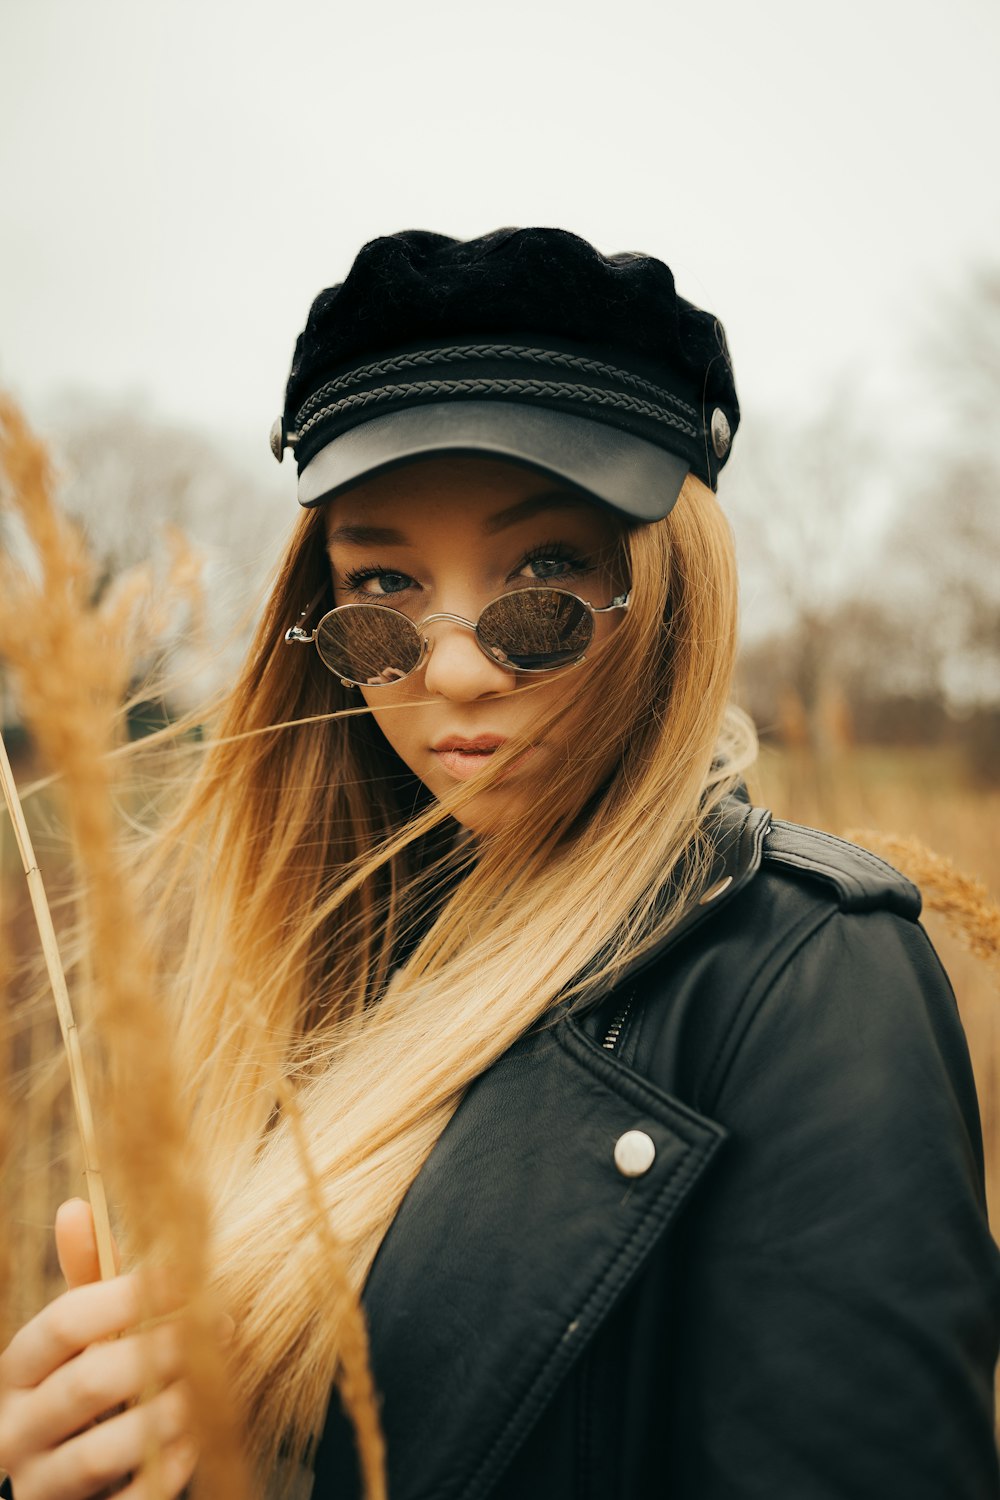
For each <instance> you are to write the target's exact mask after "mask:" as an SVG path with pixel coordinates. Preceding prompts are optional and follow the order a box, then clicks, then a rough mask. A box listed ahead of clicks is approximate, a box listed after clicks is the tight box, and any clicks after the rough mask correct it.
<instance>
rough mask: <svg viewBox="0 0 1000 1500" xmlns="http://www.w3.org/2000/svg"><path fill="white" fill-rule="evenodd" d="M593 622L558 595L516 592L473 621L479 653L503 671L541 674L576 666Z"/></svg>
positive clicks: (572, 598)
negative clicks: (475, 627)
mask: <svg viewBox="0 0 1000 1500" xmlns="http://www.w3.org/2000/svg"><path fill="white" fill-rule="evenodd" d="M593 633H594V621H593V617H592V615H591V613H590V611H589V609H588V608H587V606H586V605H585V604H584V603H583V601H582V599H578V598H577V597H576V595H575V594H568V593H566V592H564V590H562V589H517V590H516V591H515V592H514V593H512V594H501V596H500V598H499V599H494V601H493V603H492V604H488V605H487V606H486V608H485V609H484V610H483V612H482V614H481V615H480V617H479V625H478V627H477V630H476V634H477V636H478V637H479V643H480V645H481V646H482V648H483V650H484V651H485V652H486V653H487V654H488V655H489V656H492V657H493V659H494V661H498V662H500V663H501V664H502V665H503V666H507V667H514V668H516V669H517V670H518V671H522V672H545V671H548V670H550V669H551V668H553V667H564V666H568V665H569V664H570V663H571V662H575V661H577V660H578V659H579V658H580V657H581V656H582V655H583V653H584V652H585V651H586V649H587V647H588V646H589V645H590V639H591V636H592V635H593Z"/></svg>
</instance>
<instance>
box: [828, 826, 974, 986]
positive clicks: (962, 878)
mask: <svg viewBox="0 0 1000 1500" xmlns="http://www.w3.org/2000/svg"><path fill="white" fill-rule="evenodd" d="M844 837H845V838H847V839H850V840H851V842H852V843H854V844H863V845H864V847H865V848H866V849H871V850H872V851H873V853H875V854H880V855H881V856H882V858H883V859H887V860H888V861H889V863H890V864H893V865H895V866H896V868H897V869H898V870H901V871H902V873H903V874H904V875H906V876H908V877H909V879H910V880H912V881H913V882H914V884H915V885H918V886H919V887H920V889H921V891H922V892H923V895H924V900H925V902H926V904H927V906H928V907H929V908H930V909H931V910H932V911H936V912H938V913H940V915H941V916H942V917H943V918H944V920H945V922H946V923H947V925H948V927H949V929H950V930H951V932H952V933H954V935H955V936H956V937H957V938H959V939H960V940H961V941H962V942H964V943H965V945H966V947H968V948H969V949H970V951H971V952H972V953H973V954H974V955H975V956H976V958H982V959H985V960H986V962H987V963H989V964H991V965H992V966H993V967H994V968H995V969H996V970H997V971H998V972H1000V904H998V903H997V902H996V901H995V900H994V898H993V897H992V896H991V895H990V892H989V891H988V890H987V889H986V886H985V885H983V883H982V881H979V880H976V879H975V878H974V877H973V876H971V875H965V874H963V873H962V871H961V870H959V869H956V867H955V865H954V864H953V862H952V861H951V860H950V859H947V858H946V857H945V856H944V855H942V854H935V852H934V850H933V849H928V848H927V846H926V845H925V844H922V843H920V842H919V840H917V839H912V838H900V837H899V836H898V835H897V834H892V833H880V832H878V831H877V830H876V829H871V828H861V829H858V828H851V829H849V830H848V831H847V832H846V833H845V834H844Z"/></svg>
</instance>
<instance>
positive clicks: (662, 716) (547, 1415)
mask: <svg viewBox="0 0 1000 1500" xmlns="http://www.w3.org/2000/svg"><path fill="white" fill-rule="evenodd" d="M738 420H739V410H738V405H737V401H736V394H735V388H734V386H733V381H732V373H731V367H730V362H729V356H728V352H727V349H726V344H725V340H724V336H723V334H722V330H721V328H720V327H719V325H718V323H717V322H716V320H715V319H714V318H713V317H711V315H709V314H707V313H704V312H701V311H699V310H698V309H696V308H694V307H692V306H691V305H690V304H688V303H686V302H684V301H683V300H682V299H681V298H679V297H677V295H676V293H675V290H674V285H673V280H672V277H671V275H670V272H669V270H668V269H667V267H666V266H664V265H663V264H662V263H660V262H658V261H656V260H654V259H652V258H649V257H643V256H632V255H626V256H613V257H610V258H608V257H604V256H602V255H600V254H598V253H597V252H596V251H595V250H594V249H593V248H592V247H591V246H589V245H587V244H586V243H585V242H584V241H582V240H580V239H578V238H576V237H575V236H572V235H569V234H566V233H564V232H562V231H557V230H544V229H529V230H503V231H498V232H497V233H495V234H491V235H486V236H484V237H482V238H481V239H478V240H472V241H469V242H466V243H462V242H457V241H454V240H450V239H447V238H445V237H443V236H438V235H432V234H427V233H418V232H410V233H405V234H401V235H395V236H389V237H386V238H383V239H380V240H376V241H373V242H372V243H370V244H368V245H366V246H365V247H364V249H363V250H362V251H361V253H360V254H359V256H358V258H357V260H356V261H355V264H354V266H353V268H352V270H351V273H350V275H349V276H348V278H347V279H346V281H345V282H344V283H343V285H342V286H339V287H335V288H332V289H330V290H328V291H327V292H324V293H322V294H321V295H320V297H319V298H317V300H316V302H315V303H314V305H313V308H312V310H311V312H310V316H309V320H308V323H307V326H306V329H305V331H304V333H303V334H302V335H301V337H300V339H299V342H298V346H297V348H296V355H295V360H294V362H293V367H292V373H291V377H290V380H289V385H288V391H287V396H286V405H285V416H284V418H283V419H282V420H280V421H279V422H278V423H277V424H276V428H275V432H274V433H273V434H272V443H273V446H274V449H275V452H276V454H277V456H278V457H279V458H280V457H281V456H282V454H283V451H284V448H285V447H286V446H289V445H291V446H293V447H294V451H295V456H296V460H297V464H298V468H299V500H300V502H301V504H302V506H303V515H302V518H301V520H300V524H299V526H298V528H297V530H296V533H295V536H294V537H293V539H292V543H291V545H290V547H289V550H288V552H287V555H286V557H285V559H284V561H283V563H282V566H281V569H280V571H279V575H278V578H277V582H276V584H275V586H274V589H273V590H272V593H271V597H270V600H269V603H268V606H267V608H266V611H265V614H264V618H263V621H262V623H261V626H260V629H259V631H258V634H257V637H256V640H255V642H254V645H253V647H252V649H251V652H250V656H249V659H248V662H247V665H246V667H245V669H244V672H243V674H242V676H241V678H240V680H239V681H238V683H237V684H236V685H235V687H234V689H233V692H232V694H231V695H230V698H229V701H228V703H227V706H226V709H225V712H224V713H223V715H222V717H221V721H220V723H219V734H218V737H217V740H216V742H215V744H214V746H213V748H212V749H211V750H210V752H209V754H208V755H207V757H206V759H205V763H204V767H203V770H202V772H201V774H200V775H199V777H198V779H197V780H196V783H195V785H194V787H193V789H192V791H191V793H190V796H189V797H188V799H187V801H186V802H185V804H184V805H183V807H182V808H181V809H180V811H179V813H178V814H177V816H176V818H175V819H174V821H173V823H172V824H171V826H170V827H169V828H167V829H166V830H165V831H164V833H163V834H162V835H161V838H160V844H159V848H158V850H157V852H156V854H155V857H154V859H153V861H152V864H151V873H150V889H151V891H152V892H154V893H155V894H156V896H157V899H158V900H159V902H160V906H159V908H158V916H159V921H160V930H162V931H163V932H164V933H165V934H170V935H172V936H171V937H170V938H169V939H165V944H168V943H169V944H173V945H174V946H176V934H177V933H178V931H179V930H180V931H183V933H185V934H186V936H185V939H184V942H185V946H184V948H183V957H182V959H181V960H179V961H178V959H177V957H176V952H175V953H174V955H173V957H172V959H171V958H170V955H169V954H168V955H167V957H168V960H169V961H170V962H172V965H173V969H174V977H175V984H176V988H177V993H178V1004H179V1007H180V1012H179V1017H178V1027H179V1041H180V1046H179V1055H180V1056H181V1057H182V1058H183V1059H184V1063H185V1067H186V1069H187V1086H188V1088H189V1092H190V1100H191V1115H192V1132H193V1139H194V1140H197V1141H199V1142H203V1143H204V1147H205V1156H206V1161H205V1170H206V1171H207V1172H208V1173H209V1174H210V1181H211V1183H212V1188H213V1193H214V1201H216V1202H217V1203H218V1205H219V1209H218V1248H217V1263H218V1280H219V1284H220V1287H221V1288H222V1291H223V1294H224V1296H225V1299H226V1304H227V1306H228V1307H229V1309H230V1311H231V1313H232V1316H233V1319H234V1323H235V1335H234V1344H235V1355H236V1357H234V1359H233V1361H232V1369H233V1379H234V1383H235V1385H236V1388H237V1392H238V1395H239V1398H240V1401H241V1403H242V1406H243V1408H244V1410H245V1411H246V1412H247V1414H248V1416H249V1422H250V1427H249V1430H250V1434H251V1439H250V1440H251V1442H252V1444H253V1446H254V1449H255V1451H256V1454H257V1458H258V1461H259V1463H260V1465H261V1466H262V1469H263V1470H264V1472H270V1470H271V1468H272V1467H273V1466H274V1464H275V1462H276V1461H277V1460H278V1458H279V1457H281V1456H283V1457H284V1458H285V1459H286V1460H287V1459H288V1455H290V1454H293V1455H297V1454H303V1453H308V1452H309V1451H310V1440H311V1438H313V1437H314V1436H315V1435H316V1434H317V1433H320V1434H321V1436H320V1441H319V1444H318V1448H317V1449H316V1451H315V1454H314V1457H313V1458H312V1459H311V1460H310V1467H311V1468H312V1470H313V1472H314V1475H315V1479H314V1483H313V1493H314V1494H315V1495H316V1496H317V1497H325V1496H330V1497H339V1496H355V1495H357V1494H358V1493H359V1490H360V1481H359V1477H358V1472H357V1460H356V1458H355V1450H354V1444H353V1440H352V1436H351V1432H350V1429H349V1426H348V1424H347V1423H346V1421H345V1419H344V1417H343V1416H342V1414H341V1409H340V1405H339V1403H338V1402H337V1401H336V1400H334V1401H332V1402H329V1401H328V1397H329V1391H330V1384H331V1380H332V1377H333V1373H334V1371H335V1369H336V1366H337V1357H338V1351H339V1350H340V1348H341V1344H340V1339H341V1337H342V1332H343V1323H342V1318H341V1317H340V1316H339V1314H338V1315H335V1316H331V1315H328V1312H327V1310H326V1308H325V1300H326V1299H325V1296H324V1291H323V1287H324V1282H323V1279H322V1278H323V1276H324V1275H325V1274H326V1271H325V1267H326V1266H327V1264H328V1262H327V1261H325V1259H324V1256H325V1254H326V1251H325V1248H324V1245H323V1244H322V1243H321V1240H320V1239H319V1237H317V1235H316V1234H315V1233H314V1222H313V1217H312V1213H311V1209H310V1206H309V1204H308V1202H307V1201H306V1200H305V1196H304V1195H303V1193H302V1191H301V1187H300V1185H299V1182H300V1179H299V1174H298V1167H297V1158H296V1142H295V1130H294V1129H293V1128H292V1126H293V1122H292V1118H291V1113H290V1112H289V1110H288V1109H287V1108H286V1107H283V1108H280V1109H276V1107H275V1097H276V1094H275V1089H274V1087H273V1078H274V1072H275V1069H278V1070H279V1071H280V1073H281V1074H282V1076H283V1077H285V1078H294V1079H295V1080H296V1081H297V1084H298V1089H297V1095H296V1101H297V1108H296V1115H297V1118H298V1122H299V1123H300V1124H301V1125H302V1126H304V1128H305V1135H306V1138H307V1140H308V1143H309V1150H310V1155H311V1159H312V1162H313V1164H314V1167H315V1170H316V1172H317V1174H318V1176H319V1179H320V1181H321V1183H322V1190H323V1197H324V1204H325V1207H326V1209H327V1211H328V1214H329V1219H330V1222H331V1223H332V1225H333V1226H334V1227H335V1230H336V1232H337V1235H338V1237H339V1240H340V1242H341V1244H342V1246H343V1248H344V1252H345V1254H346V1257H347V1263H348V1279H349V1282H350V1286H351V1288H352V1289H354V1290H356V1291H358V1290H360V1289H362V1288H363V1289H364V1296H363V1300H364V1306H365V1309H366V1313H367V1319H368V1326H369V1332H370V1344H371V1364H372V1370H373V1374H374V1380H375V1385H376V1388H377V1390H378V1392H379V1395H380V1401H381V1416H382V1423H383V1427H384V1431H385V1437H386V1452H387V1461H388V1475H389V1493H390V1494H391V1495H392V1496H393V1500H417V1497H435V1500H445V1497H451V1496H454V1497H467V1500H471V1497H473V1496H477V1497H478V1496H491V1497H492V1496H495V1497H498V1500H535V1497H539V1500H541V1497H545V1500H563V1497H566V1500H568V1497H570V1496H573V1497H579V1496H594V1497H600V1500H612V1497H619V1500H642V1497H647V1496H654V1495H655V1496H662V1495H672V1496H674V1495H676V1496H679V1497H681V1496H683V1497H691V1500H723V1497H725V1500H743V1497H747V1500H749V1497H752V1496H765V1495H766V1496H768V1497H769V1500H775V1497H779V1496H782V1497H784V1496H787V1497H795V1500H808V1497H812V1496H815V1497H820V1496H824V1497H827V1496H842V1497H845V1500H847V1497H850V1500H859V1497H867V1496H871V1497H873V1500H874V1497H875V1496H878V1497H880V1500H882V1497H884V1496H886V1495H906V1496H907V1497H908V1500H914V1497H924V1496H926V1497H931V1496H934V1497H940V1496H945V1495H947V1496H949V1497H952V1500H954V1497H963V1500H964V1497H968V1500H973V1497H976V1500H980V1497H986V1496H993V1495H994V1494H995V1493H996V1486H997V1468H996V1457H995V1452H994V1448H993V1442H992V1420H991V1414H992V1405H991V1401H992V1397H991V1380H992V1369H993V1361H994V1357H995V1352H996V1345H997V1326H998V1308H997V1261H996V1252H995V1249H994V1246H993V1243H992V1240H991V1238H990V1235H989V1229H988V1226H987V1222H986V1214H985V1206H984V1193H983V1185H982V1145H981V1138H980V1132H979V1123H978V1116H977V1111H976V1103H975V1093H974V1087H973V1082H972V1077H971V1071H970V1068H969V1062H968V1057H967V1053H966V1050H965V1045H964V1039H963V1037H962V1033H961V1028H960V1025H959V1022H958V1019H957V1015H956V1011H955V1005H954V1000H953V997H952V995H951V992H950V989H949V987H948V984H947V980H946V979H945V977H944V975H943V973H942V972H941V969H940V966H939V965H938V963H937V960H936V958H935V956H934V954H933V952H932V950H931V949H930V947H929V944H928V943H927V940H926V937H925V936H924V934H923V932H922V930H921V929H920V928H919V926H917V924H916V917H917V915H918V912H919V896H918V894H917V892H916V891H915V890H914V888H913V887H912V886H910V885H909V883H908V882H907V881H905V880H904V879H903V878H902V877H901V876H899V875H898V874H897V873H896V872H895V871H893V870H892V869H890V868H889V867H888V866H886V865H884V864H883V863H882V862H881V861H879V860H877V859H875V858H874V857H873V856H871V855H869V854H866V853H865V852H864V851H861V850H858V849H855V848H853V847H851V846H847V845H844V844H841V843H840V842H839V841H838V840H835V839H832V838H830V837H829V836H827V835H825V834H820V833H815V832H811V831H808V830H803V829H796V828H793V827H791V826H789V825H784V824H780V823H777V822H775V821H773V820H771V818H770V817H769V815H768V814H767V813H766V812H764V811H762V810H759V809H753V808H751V807H750V806H749V805H748V804H747V803H746V801H745V800H744V798H743V796H742V793H741V789H740V773H741V772H742V770H744V769H745V767H746V766H747V765H748V764H749V762H750V761H751V759H752V755H753V743H752V735H751V734H750V732H749V729H748V726H747V725H746V724H745V722H744V721H743V720H742V719H740V718H739V716H737V715H734V714H732V713H731V711H729V710H728V708H727V701H728V695H729V690H730V680H731V673H732V665H733V651H734V638H735V623H736V590H735V582H734V571H733V558H732V549H731V543H730V538H729V532H728V528H727V526H726V524H725V521H724V520H723V518H722V516H721V513H720V511H719V509H718V507H717V505H716V502H715V498H714V494H713V491H714V489H715V486H716V483H717V480H718V475H719V471H720V469H721V467H722V466H723V465H724V463H725V462H726V460H727V458H728V456H729V452H730V448H731V443H732V438H733V435H734V434H735V431H736V428H737V425H738ZM275 725H279V726H284V727H282V728H280V730H274V729H273V728H272V726H275ZM58 1236H59V1241H60V1246H61V1252H62V1255H63V1260H64V1264H65V1267H66V1270H67V1273H68V1279H69V1280H70V1281H71V1282H77V1281H83V1280H86V1279H88V1278H89V1277H90V1276H91V1274H92V1273H91V1269H90V1267H89V1265H88V1241H87V1221H86V1215H85V1213H84V1212H83V1211H82V1210H81V1209H80V1208H78V1207H70V1208H69V1209H65V1210H64V1211H63V1216H62V1219H61V1221H60V1224H59V1226H58ZM131 1287H132V1283H131V1281H130V1279H129V1278H127V1277H122V1278H119V1279H118V1280H117V1281H115V1282H110V1283H108V1284H106V1285H104V1286H90V1285H82V1286H77V1287H75V1288H74V1289H73V1290H71V1291H70V1292H69V1293H68V1294H67V1296H66V1298H64V1299H62V1300H61V1301H60V1302H59V1303H56V1304H54V1305H53V1306H52V1307H51V1308H49V1309H47V1310H45V1311H43V1312H42V1313H40V1314H39V1315H38V1317H36V1318H35V1319H34V1320H33V1321H32V1323H30V1324H29V1325H28V1326H27V1327H26V1328H25V1329H23V1330H22V1331H21V1333H20V1334H18V1336H17V1337H16V1338H15V1340H14V1341H13V1343H12V1344H11V1346H10V1348H9V1349H8V1351H7V1352H6V1354H5V1355H4V1356H3V1362H2V1365H0V1375H2V1385H0V1390H2V1395H0V1460H2V1461H3V1462H4V1463H5V1464H6V1465H7V1467H8V1468H9V1469H10V1470H11V1472H12V1474H13V1480H14V1492H15V1494H16V1496H17V1500H43V1497H44V1500H52V1497H56V1496H59V1497H66V1496H70V1495H73V1496H86V1495H90V1494H94V1493H98V1492H99V1491H101V1490H102V1489H103V1488H104V1487H105V1486H107V1485H109V1484H114V1483H116V1482H118V1481H120V1480H121V1478H122V1476H124V1475H128V1474H132V1473H135V1474H136V1475H137V1477H135V1478H134V1479H133V1480H132V1481H131V1482H130V1487H129V1489H127V1490H126V1491H125V1493H127V1494H136V1495H138V1494H140V1493H142V1489H141V1486H142V1484H143V1482H144V1476H143V1472H142V1464H143V1457H144V1448H143V1443H142V1438H141V1420H142V1417H143V1415H144V1414H145V1415H146V1416H147V1417H148V1419H149V1420H152V1421H153V1422H154V1423H155V1426H156V1430H157V1433H158V1436H159V1438H160V1440H161V1441H162V1442H163V1444H164V1445H165V1450H164V1451H165V1463H166V1471H167V1477H168V1481H169V1485H170V1487H171V1492H176V1491H178V1490H180V1489H181V1488H182V1487H183V1486H184V1485H185V1484H186V1483H187V1481H188V1479H189V1477H190V1474H191V1472H192V1469H193V1468H194V1465H195V1463H196V1454H195V1452H194V1448H193V1445H192V1443H191V1440H190V1436H189V1426H190V1420H189V1416H188V1414H187V1413H186V1411H185V1405H184V1392H183V1387H182V1385H181V1383H180V1381H179V1379H178V1371H179V1368H180V1366H179V1356H178V1353H177V1349H176V1347H175V1345H174V1344H173V1343H172V1342H171V1339H172V1334H171V1331H170V1325H166V1326H165V1330H164V1331H161V1334H160V1335H159V1337H160V1340H161V1342H160V1344H158V1345H157V1349H156V1361H157V1365H156V1368H157V1372H158V1376H159V1379H160V1381H161V1383H162V1391H161V1393H160V1394H159V1395H158V1396H156V1397H154V1398H153V1400H152V1402H149V1403H147V1404H146V1405H144V1406H141V1407H138V1408H127V1409H126V1410H124V1411H120V1412H119V1413H118V1414H117V1415H112V1416H110V1417H108V1418H106V1419H105V1420H102V1421H98V1422H97V1424H96V1425H94V1426H90V1427H89V1428H88V1425H87V1424H88V1423H91V1422H93V1421H94V1420H95V1419H96V1418H98V1417H100V1416H102V1414H104V1413H106V1412H108V1411H109V1410H110V1409H111V1408H113V1407H114V1406H116V1405H117V1404H119V1403H123V1402H127V1401H129V1400H130V1399H131V1398H134V1397H135V1396H137V1395H138V1393H139V1390H140V1388H141V1384H142V1382H141V1379H140V1376H139V1374H138V1371H139V1368H140V1365H141V1361H139V1360H138V1359H137V1356H136V1353H135V1347H136V1336H135V1335H128V1336H127V1337H125V1338H122V1339H119V1340H117V1341H116V1342H114V1343H103V1344H101V1343H98V1342H97V1341H98V1340H101V1339H106V1338H107V1337H108V1336H109V1335H111V1334H112V1333H118V1332H121V1331H123V1330H128V1329H129V1328H130V1327H131V1325H132V1324H133V1323H134V1321H135V1316H136V1314H135V1306H134V1292H133V1291H132V1290H131Z"/></svg>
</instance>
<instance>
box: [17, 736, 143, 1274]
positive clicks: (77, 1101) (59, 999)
mask: <svg viewBox="0 0 1000 1500" xmlns="http://www.w3.org/2000/svg"><path fill="white" fill-rule="evenodd" d="M0 782H2V784H3V795H4V801H5V802H6V804H7V810H8V812H9V813H10V821H11V824H12V826H13V829H14V842H15V843H16V844H17V850H18V854H19V855H20V857H21V865H22V868H23V870H24V875H25V880H26V881H27V884H28V893H29V895H30V897H31V906H32V910H33V911H34V913H35V923H36V925H37V927H38V936H39V938H40V940H41V945H42V953H43V955H44V958H45V967H46V969H47V971H48V976H49V983H50V985H51V986H52V996H53V999H54V1000H55V1005H56V1014H57V1015H58V1017H59V1028H60V1030H61V1031H62V1038H63V1045H64V1046H65V1048H66V1059H67V1062H68V1065H69V1080H70V1087H71V1089H72V1091H73V1107H74V1109H75V1111H76V1122H77V1129H78V1130H79V1132H80V1143H81V1147H82V1150H83V1172H84V1177H85V1179H86V1183H87V1196H88V1198H89V1199H90V1206H91V1209H92V1210H93V1214H94V1231H95V1234H96V1238H97V1256H98V1264H99V1266H100V1271H101V1278H102V1280H108V1279H109V1278H110V1277H112V1276H114V1275H115V1253H114V1244H113V1239H112V1233H111V1219H110V1216H109V1214H108V1200H107V1194H106V1193H105V1191H104V1177H103V1175H102V1173H101V1168H100V1164H99V1162H98V1156H97V1139H96V1136H95V1132H94V1115H93V1111H92V1109H91V1107H90V1092H89V1090H88V1088H87V1077H86V1073H85V1072H84V1067H83V1057H82V1054H81V1051H80V1034H79V1031H78V1030H77V1025H76V1018H75V1016H74V1015H73V1007H72V1004H71V1002H70V998H69V990H68V989H67V986H66V974H65V971H64V969H63V965H62V958H61V957H60V954H59V944H58V942H57V941H56V933H55V927H54V926H53V923H52V912H51V910H50V908H49V903H48V899H47V897H46V895H45V884H44V882H43V880H42V873H41V871H40V870H39V868H38V861H37V860H36V859H35V851H34V848H33V846H32V843H31V835H30V834H29V832H28V824H27V822H26V820H25V816H24V809H23V808H22V806H21V799H20V797H19V796H18V794H17V785H16V783H15V781H14V773H13V771H12V769H11V764H10V759H9V757H8V755H7V747H6V745H5V744H4V741H3V735H2V734H0Z"/></svg>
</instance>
